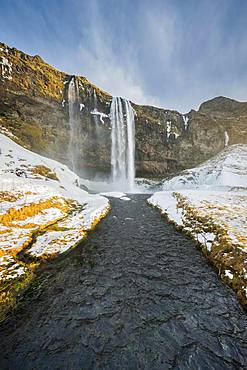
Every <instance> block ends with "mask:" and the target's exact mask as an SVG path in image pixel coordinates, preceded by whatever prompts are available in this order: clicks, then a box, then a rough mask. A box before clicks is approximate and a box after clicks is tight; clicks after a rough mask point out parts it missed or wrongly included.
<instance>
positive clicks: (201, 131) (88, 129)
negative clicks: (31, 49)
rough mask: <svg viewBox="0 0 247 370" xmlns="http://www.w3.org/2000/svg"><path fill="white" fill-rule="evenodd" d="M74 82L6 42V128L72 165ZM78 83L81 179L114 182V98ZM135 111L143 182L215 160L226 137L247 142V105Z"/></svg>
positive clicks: (0, 107)
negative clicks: (70, 87) (71, 89)
mask: <svg viewBox="0 0 247 370" xmlns="http://www.w3.org/2000/svg"><path fill="white" fill-rule="evenodd" d="M71 78H72V76H70V75H68V74H66V73H63V72H60V71H58V70H56V69H55V68H53V67H52V66H50V65H48V64H47V63H45V62H44V61H43V60H42V59H41V58H40V57H39V56H29V55H27V54H25V53H23V52H21V51H19V50H17V49H15V48H10V47H9V46H7V45H5V44H3V43H0V125H1V126H2V127H6V128H7V129H8V130H9V131H10V132H12V133H13V135H15V136H16V137H17V138H18V141H19V143H20V144H22V145H24V146H26V147H27V148H30V149H32V150H33V151H36V152H37V153H39V154H42V155H46V156H48V157H51V158H54V159H56V160H59V161H61V162H63V163H66V164H69V165H70V163H69V159H68V158H69V156H68V146H69V136H70V134H69V130H70V127H69V109H68V85H69V82H70V80H71ZM75 80H76V81H77V86H78V101H77V107H78V117H79V118H78V119H79V121H80V132H79V134H78V137H77V142H76V143H75V146H76V148H78V158H77V162H78V163H80V167H81V168H78V172H79V173H80V174H82V173H83V174H84V176H93V175H95V174H101V175H104V174H106V175H109V173H110V169H111V161H110V156H111V123H110V118H109V113H110V104H111V100H112V97H111V95H109V94H108V93H106V92H104V91H103V90H101V89H99V88H98V87H97V86H95V85H93V84H92V83H91V82H89V81H88V80H87V79H86V78H85V77H80V76H75ZM219 99H220V100H219ZM132 106H133V108H134V109H135V112H136V117H135V125H136V153H135V164H136V172H137V175H139V176H164V175H167V174H170V173H173V172H176V171H178V170H181V169H185V168H188V167H192V166H195V165H197V164H198V163H200V162H203V161H204V160H206V159H209V158H210V157H212V156H213V155H214V154H216V153H218V152H219V151H220V150H222V149H223V148H224V146H225V131H227V133H228V135H229V137H230V144H232V143H242V142H246V140H247V139H246V122H247V114H246V113H245V112H247V108H246V107H247V103H239V102H236V101H232V100H230V99H226V98H216V99H214V100H212V101H209V102H207V103H203V104H202V105H201V107H200V109H199V111H198V112H196V111H194V110H192V111H190V112H189V113H188V114H186V115H182V114H180V113H179V112H177V111H172V110H167V109H161V108H156V107H151V106H141V105H136V104H134V103H132ZM244 136H245V138H243V137H244Z"/></svg>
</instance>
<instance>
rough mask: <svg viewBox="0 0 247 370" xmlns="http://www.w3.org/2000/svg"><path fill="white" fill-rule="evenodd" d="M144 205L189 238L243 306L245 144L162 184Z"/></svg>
mask: <svg viewBox="0 0 247 370" xmlns="http://www.w3.org/2000/svg"><path fill="white" fill-rule="evenodd" d="M163 189H164V191H162V192H157V193H155V194H154V195H153V196H152V197H151V198H149V199H148V202H149V203H150V204H151V205H153V206H155V207H158V208H159V209H160V210H161V213H162V214H164V215H165V216H166V217H167V218H168V220H169V221H170V222H172V223H174V224H175V225H176V226H177V227H178V228H179V229H181V230H183V231H184V232H186V233H187V234H189V235H190V236H191V237H192V238H193V239H194V240H195V241H196V242H197V243H198V244H199V245H200V246H201V248H202V250H203V252H204V253H205V255H206V256H207V257H208V258H209V260H210V262H211V263H212V264H213V265H214V266H216V268H217V270H218V272H219V274H220V276H221V277H222V279H223V280H224V281H226V283H227V284H229V285H230V286H231V287H232V288H233V289H234V290H235V292H236V293H237V295H238V298H239V299H240V301H241V302H242V303H243V304H244V305H247V297H246V294H245V292H246V290H247V274H246V264H247V229H246V221H247V145H233V146H230V147H228V148H227V149H225V150H224V151H223V152H222V153H220V154H219V155H218V156H216V157H215V158H214V159H212V160H210V161H208V162H206V163H204V164H203V165H201V166H199V167H197V168H194V169H191V170H187V171H184V172H182V173H181V175H178V176H176V177H174V178H172V179H171V180H168V181H165V182H163Z"/></svg>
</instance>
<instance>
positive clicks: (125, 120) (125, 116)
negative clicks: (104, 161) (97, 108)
mask: <svg viewBox="0 0 247 370" xmlns="http://www.w3.org/2000/svg"><path fill="white" fill-rule="evenodd" d="M110 119H111V126H112V131H111V141H112V146H111V166H112V181H113V183H114V185H115V186H116V187H118V188H119V189H121V190H125V191H131V190H133V188H134V181H135V116H134V110H133V108H132V106H131V104H130V102H129V101H128V100H125V99H122V98H119V97H116V98H113V99H112V103H111V110H110Z"/></svg>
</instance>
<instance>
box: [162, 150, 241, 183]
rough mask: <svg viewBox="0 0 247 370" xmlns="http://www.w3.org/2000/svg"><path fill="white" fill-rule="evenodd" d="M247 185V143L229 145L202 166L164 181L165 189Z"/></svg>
mask: <svg viewBox="0 0 247 370" xmlns="http://www.w3.org/2000/svg"><path fill="white" fill-rule="evenodd" d="M232 187H245V188H246V187H247V145H246V144H242V145H241V144H239V145H232V146H230V147H227V148H226V149H225V150H224V151H222V152H221V153H220V154H218V155H217V156H215V157H214V158H213V159H210V160H209V161H207V162H205V163H203V164H202V165H201V166H199V167H196V168H192V169H189V170H185V171H183V172H182V173H181V174H180V175H178V176H175V177H173V178H172V179H171V180H168V181H164V183H163V186H162V189H163V190H180V189H201V190H202V189H209V188H210V189H213V188H214V189H219V190H223V189H226V190H227V189H229V188H232Z"/></svg>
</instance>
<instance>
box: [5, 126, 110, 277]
mask: <svg viewBox="0 0 247 370" xmlns="http://www.w3.org/2000/svg"><path fill="white" fill-rule="evenodd" d="M2 132H3V131H2ZM37 166H42V168H43V167H44V168H46V169H47V170H48V173H49V174H52V175H54V176H55V178H57V180H55V179H51V178H49V177H47V176H46V174H45V173H43V172H42V171H41V172H40V173H38V174H37V173H34V171H33V169H34V168H35V167H37ZM20 169H21V170H23V172H24V175H23V177H20V176H17V174H16V173H19V172H17V170H18V171H19V170H20ZM54 176H53V178H54ZM78 184H79V178H78V176H77V175H76V174H75V173H73V172H72V171H71V170H69V169H68V167H67V166H65V165H63V164H61V163H59V162H57V161H54V160H51V159H48V158H45V157H43V156H40V155H38V154H36V153H33V152H31V151H29V150H27V149H25V148H23V147H21V146H20V145H18V144H17V143H15V142H14V141H12V140H11V139H10V138H9V137H7V136H5V135H3V134H2V133H1V134H0V196H1V197H2V198H0V255H1V253H4V254H7V253H8V251H13V252H11V253H14V254H15V253H17V252H19V251H20V250H22V249H23V248H26V247H27V251H26V253H27V254H31V255H32V256H34V257H42V256H43V255H44V256H46V257H47V256H48V255H52V256H53V255H56V254H59V253H63V252H64V251H65V250H68V249H69V248H71V247H73V246H74V245H75V244H77V243H78V242H79V241H80V240H82V239H84V238H85V236H86V233H87V231H89V230H91V229H92V228H93V227H94V226H95V225H96V224H97V223H98V222H99V220H100V219H101V218H102V217H104V216H105V215H106V214H107V212H108V211H109V201H108V199H106V198H105V197H102V196H100V195H90V194H88V193H87V192H86V191H84V190H82V189H80V188H79V187H78ZM6 194H7V196H4V195H6ZM8 197H9V198H8ZM8 215H9V216H8ZM11 215H14V216H11ZM4 217H5V218H4ZM6 217H7V218H6ZM1 220H2V221H1ZM4 220H7V221H4ZM53 224H55V225H56V230H52V228H50V229H47V230H46V228H47V227H48V226H49V225H53ZM41 230H43V231H42V233H40V232H41ZM37 232H38V235H37V238H35V241H32V235H33V234H34V233H37ZM39 234H40V235H39ZM0 280H1V278H0Z"/></svg>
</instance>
